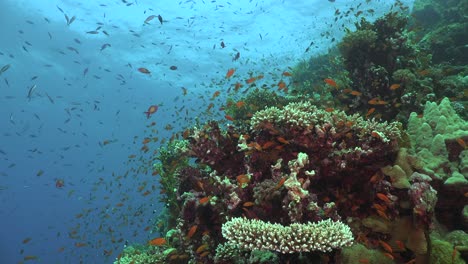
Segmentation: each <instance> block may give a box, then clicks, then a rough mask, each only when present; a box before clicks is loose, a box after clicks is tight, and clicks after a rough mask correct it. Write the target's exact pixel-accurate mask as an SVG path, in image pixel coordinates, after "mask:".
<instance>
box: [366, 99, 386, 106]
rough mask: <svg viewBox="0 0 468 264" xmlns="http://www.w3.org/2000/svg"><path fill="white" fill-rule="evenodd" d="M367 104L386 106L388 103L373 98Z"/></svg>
mask: <svg viewBox="0 0 468 264" xmlns="http://www.w3.org/2000/svg"><path fill="white" fill-rule="evenodd" d="M367 103H369V104H371V105H385V104H387V102H386V101H384V100H382V99H379V98H372V99H370V100H369V101H368V102H367Z"/></svg>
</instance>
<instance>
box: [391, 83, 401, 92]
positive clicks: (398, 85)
mask: <svg viewBox="0 0 468 264" xmlns="http://www.w3.org/2000/svg"><path fill="white" fill-rule="evenodd" d="M400 86H401V85H400V84H399V83H394V84H392V85H390V90H392V91H394V90H396V89H398V88H400Z"/></svg>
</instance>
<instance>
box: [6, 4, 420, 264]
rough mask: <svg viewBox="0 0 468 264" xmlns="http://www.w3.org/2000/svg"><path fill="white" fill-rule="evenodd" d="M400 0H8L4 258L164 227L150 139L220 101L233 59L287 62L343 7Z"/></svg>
mask: <svg viewBox="0 0 468 264" xmlns="http://www.w3.org/2000/svg"><path fill="white" fill-rule="evenodd" d="M351 2H352V3H351ZM403 2H404V3H405V4H408V5H411V3H410V2H411V1H403ZM392 3H393V1H383V0H381V1H378V0H372V1H369V0H367V1H340V0H336V1H327V0H314V1H312V0H311V1H287V0H282V1H279V0H268V1H267V0H265V1H260V0H258V1H253V0H240V1H231V2H229V1H218V0H212V1H208V0H206V1H198V0H197V1H195V0H187V1H171V0H165V1H150V0H147V1H142V0H139V1H136V0H133V1H131V0H120V1H117V0H102V1H74V0H63V1H58V0H56V1H55V0H48V1H34V0H3V1H1V2H0V10H2V11H1V12H2V15H1V16H0V22H1V25H2V26H1V28H0V34H1V36H2V38H1V41H0V52H1V53H0V67H4V68H3V69H5V70H4V71H3V72H2V73H1V75H0V100H1V104H0V117H1V121H0V122H1V123H0V124H1V126H0V158H1V159H0V219H1V225H0V262H1V263H19V262H21V261H26V262H27V263H80V262H82V263H111V262H112V261H113V260H114V259H115V258H116V256H117V255H118V254H119V252H120V251H121V250H122V248H123V246H124V245H125V244H126V243H134V242H139V243H145V242H146V241H147V240H148V239H150V238H153V237H154V236H155V235H154V234H150V232H149V229H150V228H151V225H152V224H153V222H152V219H153V218H154V216H155V215H156V214H158V213H159V212H160V210H161V208H162V205H161V204H160V202H159V190H158V180H157V176H153V175H151V166H152V163H151V161H152V160H151V157H152V156H153V155H154V153H153V151H154V150H157V147H158V146H159V144H160V142H161V140H163V139H166V140H167V139H169V138H170V137H171V136H172V135H173V133H174V132H177V131H180V130H182V129H183V128H186V127H188V126H190V125H193V124H194V122H196V120H197V118H199V119H200V120H207V119H209V118H214V117H216V116H218V115H221V116H222V115H223V114H221V111H219V110H218V108H219V107H220V106H221V103H220V102H222V101H223V99H225V96H226V90H227V89H228V87H229V84H228V83H227V82H226V80H225V75H226V72H227V71H228V70H229V69H230V68H236V72H235V74H236V75H238V76H248V74H249V73H258V74H265V75H269V74H274V72H277V73H278V72H279V74H281V72H282V71H284V70H287V69H288V67H292V66H294V65H295V64H296V63H297V62H299V61H300V60H303V59H306V58H308V57H310V56H312V55H314V54H321V53H325V52H327V50H328V49H329V48H330V47H332V46H334V45H335V44H336V42H337V41H338V40H339V39H340V38H341V37H342V36H343V35H344V31H343V28H344V27H349V28H351V29H352V28H353V23H354V21H355V18H353V17H349V18H344V19H340V20H339V22H335V21H334V18H335V17H334V14H335V12H336V11H337V10H345V9H347V8H349V7H350V6H358V5H362V6H364V7H365V9H370V8H372V9H374V10H375V13H374V14H373V15H368V16H367V18H368V19H369V20H372V18H377V17H379V16H380V15H382V14H383V13H385V11H387V10H388V9H389V7H390V5H391V4H392ZM158 15H159V16H160V19H159V18H158ZM151 16H154V17H153V18H151ZM145 20H146V22H145ZM221 43H223V44H221ZM222 46H225V47H222ZM306 50H307V52H306ZM237 54H239V58H238V59H235V57H236V55H237ZM171 66H175V67H172V69H171ZM139 68H144V69H146V70H147V71H148V72H150V73H144V72H142V71H143V70H138V69H139ZM216 91H219V92H220V93H219V94H220V95H219V97H217V98H216V100H210V99H215V98H213V94H214V93H216ZM212 102H214V103H215V106H214V108H213V109H214V110H212V111H210V113H211V114H212V115H211V116H210V115H208V114H207V112H206V111H205V110H206V108H207V107H208V106H209V104H210V103H212ZM151 105H158V111H157V112H156V113H154V114H152V115H151V116H150V118H147V116H146V115H145V114H144V112H145V111H147V110H148V108H149V106H151ZM152 122H155V124H152ZM146 137H147V138H150V139H151V141H152V143H153V144H152V145H151V150H150V151H149V152H148V153H144V151H145V149H142V147H143V146H144V145H143V144H142V142H143V141H144V139H145V138H146ZM156 138H157V139H156ZM133 155H135V157H133ZM147 192H149V193H147Z"/></svg>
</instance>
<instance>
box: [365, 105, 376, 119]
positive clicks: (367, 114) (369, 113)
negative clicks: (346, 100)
mask: <svg viewBox="0 0 468 264" xmlns="http://www.w3.org/2000/svg"><path fill="white" fill-rule="evenodd" d="M374 112H375V107H372V108H371V109H369V111H367V113H366V118H368V117H369V116H370V115H372V113H374Z"/></svg>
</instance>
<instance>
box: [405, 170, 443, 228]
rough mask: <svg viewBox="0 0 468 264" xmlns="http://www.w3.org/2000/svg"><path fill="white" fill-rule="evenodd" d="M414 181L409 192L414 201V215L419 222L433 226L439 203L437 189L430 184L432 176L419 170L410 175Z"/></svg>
mask: <svg viewBox="0 0 468 264" xmlns="http://www.w3.org/2000/svg"><path fill="white" fill-rule="evenodd" d="M410 181H411V182H412V184H411V186H410V189H409V190H408V194H409V196H410V198H411V202H412V203H413V206H414V207H413V215H414V216H415V220H416V221H417V223H418V224H423V225H424V226H426V227H431V225H432V218H433V216H434V209H435V206H436V203H437V191H436V190H435V189H434V188H432V186H431V185H430V184H429V182H430V181H431V178H430V177H429V176H427V175H425V174H421V173H418V172H415V173H413V175H411V177H410Z"/></svg>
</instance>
